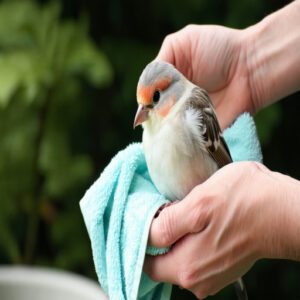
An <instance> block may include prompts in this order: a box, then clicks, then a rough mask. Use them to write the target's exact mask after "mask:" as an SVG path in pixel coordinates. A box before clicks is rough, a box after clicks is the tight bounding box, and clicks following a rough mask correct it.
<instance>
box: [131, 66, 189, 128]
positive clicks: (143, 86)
mask: <svg viewBox="0 0 300 300" xmlns="http://www.w3.org/2000/svg"><path fill="white" fill-rule="evenodd" d="M185 81H186V80H185V77H184V76H183V75H182V74H181V73H180V72H179V71H178V70H177V69H175V67H174V66H173V65H171V64H169V63H166V62H162V61H153V62H151V63H150V64H148V65H147V66H146V68H145V69H144V71H143V72H142V74H141V76H140V79H139V82H138V86H137V102H138V110H137V112H136V115H135V119H134V124H133V127H134V128H135V127H136V126H138V125H141V124H143V123H144V122H146V121H148V120H151V119H155V118H160V119H163V118H165V117H166V116H167V115H168V114H169V112H170V111H171V110H172V108H173V106H174V105H175V104H176V103H177V101H178V100H179V99H180V98H181V96H182V94H183V92H184V84H185Z"/></svg>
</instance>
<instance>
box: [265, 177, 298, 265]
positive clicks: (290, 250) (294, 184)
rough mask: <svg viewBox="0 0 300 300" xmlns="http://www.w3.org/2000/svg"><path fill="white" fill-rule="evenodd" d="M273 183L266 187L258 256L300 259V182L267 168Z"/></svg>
mask: <svg viewBox="0 0 300 300" xmlns="http://www.w3.org/2000/svg"><path fill="white" fill-rule="evenodd" d="M270 177H272V178H271V181H273V183H272V184H271V185H270V186H269V188H267V189H266V201H265V203H264V210H265V212H264V213H263V215H264V216H263V218H266V219H268V220H269V221H267V222H265V221H264V220H263V223H264V224H265V226H266V227H265V228H264V226H263V227H262V232H261V234H262V235H263V238H262V239H261V241H262V244H263V245H262V247H261V249H262V253H261V257H265V258H279V259H291V260H298V261H300V182H299V181H297V180H295V179H293V178H291V177H289V176H286V175H282V174H280V173H276V172H270Z"/></svg>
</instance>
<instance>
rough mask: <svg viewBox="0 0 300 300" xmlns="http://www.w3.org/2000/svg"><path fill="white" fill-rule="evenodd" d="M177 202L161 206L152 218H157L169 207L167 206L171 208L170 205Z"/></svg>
mask: <svg viewBox="0 0 300 300" xmlns="http://www.w3.org/2000/svg"><path fill="white" fill-rule="evenodd" d="M177 202H179V200H176V201H173V202H168V203H165V204H163V205H162V206H161V207H160V208H159V209H158V210H157V212H156V213H155V215H154V218H157V217H158V216H159V214H160V213H161V212H162V210H163V209H164V208H166V207H169V206H171V205H173V204H175V203H177Z"/></svg>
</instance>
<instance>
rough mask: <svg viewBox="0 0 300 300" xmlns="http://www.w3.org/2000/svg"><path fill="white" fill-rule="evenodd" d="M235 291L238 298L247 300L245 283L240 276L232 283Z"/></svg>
mask: <svg viewBox="0 0 300 300" xmlns="http://www.w3.org/2000/svg"><path fill="white" fill-rule="evenodd" d="M234 288H235V293H236V295H237V298H238V300H248V295H247V291H246V287H245V284H244V282H243V279H242V278H239V279H238V280H237V281H236V282H235V283H234Z"/></svg>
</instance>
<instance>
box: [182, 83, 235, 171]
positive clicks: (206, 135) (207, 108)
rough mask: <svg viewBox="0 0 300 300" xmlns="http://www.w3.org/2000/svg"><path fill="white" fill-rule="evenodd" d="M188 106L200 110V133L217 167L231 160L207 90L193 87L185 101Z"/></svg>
mask: <svg viewBox="0 0 300 300" xmlns="http://www.w3.org/2000/svg"><path fill="white" fill-rule="evenodd" d="M187 105H188V107H189V108H193V109H195V110H197V111H199V112H200V114H199V116H200V117H201V118H202V121H201V124H202V126H203V127H202V128H201V133H202V135H203V139H204V141H205V146H206V149H207V151H208V153H209V154H210V155H211V157H212V158H213V159H214V160H215V161H216V163H217V165H218V166H219V168H221V167H223V166H225V165H227V164H229V163H230V162H232V158H231V155H230V152H229V149H228V146H227V144H226V142H225V140H224V138H223V136H222V132H221V128H220V125H219V122H218V119H217V116H216V113H215V110H214V107H213V105H212V102H211V100H210V98H209V96H208V94H207V92H206V91H205V90H203V89H201V88H198V87H195V88H194V89H193V91H192V96H191V97H190V99H189V100H188V101H187Z"/></svg>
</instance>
